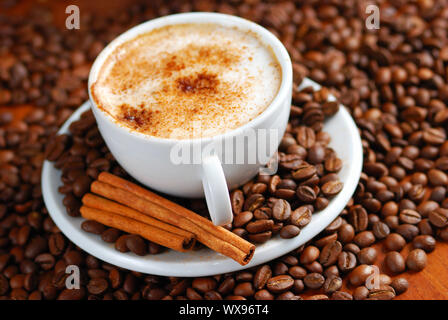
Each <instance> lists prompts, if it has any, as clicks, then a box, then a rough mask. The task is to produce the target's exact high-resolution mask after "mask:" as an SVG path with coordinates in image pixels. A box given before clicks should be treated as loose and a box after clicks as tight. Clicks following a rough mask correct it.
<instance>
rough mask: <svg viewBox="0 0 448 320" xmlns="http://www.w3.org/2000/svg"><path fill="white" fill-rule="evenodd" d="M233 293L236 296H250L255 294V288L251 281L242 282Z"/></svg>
mask: <svg viewBox="0 0 448 320" xmlns="http://www.w3.org/2000/svg"><path fill="white" fill-rule="evenodd" d="M233 293H234V294H235V295H236V296H242V297H250V296H253V295H254V293H255V292H254V288H253V286H252V283H251V282H242V283H239V284H237V285H236V286H235V289H234V290H233Z"/></svg>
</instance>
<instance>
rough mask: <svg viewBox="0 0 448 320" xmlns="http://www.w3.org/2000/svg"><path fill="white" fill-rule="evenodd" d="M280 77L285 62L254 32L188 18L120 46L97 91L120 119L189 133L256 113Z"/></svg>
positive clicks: (227, 126)
mask: <svg viewBox="0 0 448 320" xmlns="http://www.w3.org/2000/svg"><path fill="white" fill-rule="evenodd" d="M280 81H281V71H280V66H279V64H278V62H277V61H276V60H275V57H274V56H273V54H272V52H271V51H270V49H269V48H267V47H265V46H264V45H263V44H262V43H261V42H260V40H258V38H256V37H255V36H254V35H252V34H250V33H246V32H243V31H239V30H237V29H234V28H226V27H221V26H217V25H213V24H182V25H174V26H168V27H162V28H160V29H155V30H153V31H151V32H149V33H145V34H142V35H139V36H137V37H136V38H134V39H132V40H130V41H128V42H125V43H123V44H122V45H120V46H119V47H117V48H115V50H114V51H113V52H112V53H111V54H110V56H109V57H108V58H107V60H106V62H105V64H104V65H103V66H102V68H101V69H100V72H99V76H98V79H97V81H96V82H95V83H94V84H93V85H92V88H91V89H92V90H91V91H92V95H93V98H94V100H95V102H96V103H97V105H98V106H99V107H100V108H101V109H102V110H103V111H105V112H108V113H109V114H110V115H111V116H112V117H113V118H114V119H115V120H116V121H117V122H118V123H120V124H123V125H125V126H127V127H129V128H130V129H132V130H135V131H138V132H141V133H144V134H148V135H152V136H157V137H162V138H176V139H187V138H199V137H208V136H214V135H217V134H221V133H225V132H227V131H230V130H233V129H235V128H237V127H239V126H241V125H244V124H245V123H247V122H249V121H250V120H252V119H254V118H255V117H256V116H258V115H259V114H260V113H262V112H263V111H264V110H265V109H266V107H267V106H268V105H269V104H270V103H271V101H272V100H273V99H274V97H275V95H276V94H277V92H278V89H279V87H280Z"/></svg>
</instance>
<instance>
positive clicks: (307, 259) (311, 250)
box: [300, 246, 320, 264]
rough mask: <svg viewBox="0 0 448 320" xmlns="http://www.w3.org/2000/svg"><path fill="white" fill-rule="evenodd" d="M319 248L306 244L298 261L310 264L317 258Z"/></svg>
mask: <svg viewBox="0 0 448 320" xmlns="http://www.w3.org/2000/svg"><path fill="white" fill-rule="evenodd" d="M319 255H320V250H319V249H318V248H317V247H315V246H306V247H305V249H304V250H303V251H302V253H301V254H300V263H302V264H310V263H312V262H313V261H316V260H317V259H318V258H319Z"/></svg>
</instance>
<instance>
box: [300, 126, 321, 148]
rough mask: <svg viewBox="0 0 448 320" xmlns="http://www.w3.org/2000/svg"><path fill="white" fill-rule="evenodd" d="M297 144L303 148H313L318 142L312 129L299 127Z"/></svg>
mask: <svg viewBox="0 0 448 320" xmlns="http://www.w3.org/2000/svg"><path fill="white" fill-rule="evenodd" d="M296 140H297V142H298V143H299V145H301V146H302V147H304V148H306V149H308V148H311V147H312V146H313V145H314V143H315V142H316V135H315V134H314V131H313V130H312V129H311V128H308V127H303V126H302V127H299V128H298V130H297V137H296Z"/></svg>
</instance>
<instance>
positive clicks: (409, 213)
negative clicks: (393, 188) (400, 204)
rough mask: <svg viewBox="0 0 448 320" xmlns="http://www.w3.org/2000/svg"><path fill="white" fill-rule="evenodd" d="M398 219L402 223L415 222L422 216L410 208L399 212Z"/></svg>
mask: <svg viewBox="0 0 448 320" xmlns="http://www.w3.org/2000/svg"><path fill="white" fill-rule="evenodd" d="M399 218H400V221H401V222H402V223H408V224H417V223H419V222H420V221H421V220H422V217H421V216H420V214H419V213H418V212H417V211H415V210H411V209H405V210H402V211H401V212H400V216H399Z"/></svg>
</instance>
